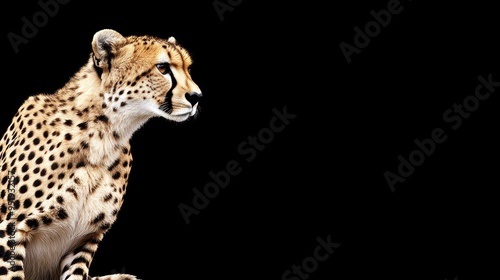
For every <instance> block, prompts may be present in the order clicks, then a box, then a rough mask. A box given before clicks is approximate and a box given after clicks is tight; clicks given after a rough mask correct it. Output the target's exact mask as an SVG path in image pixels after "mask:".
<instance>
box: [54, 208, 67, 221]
mask: <svg viewBox="0 0 500 280" xmlns="http://www.w3.org/2000/svg"><path fill="white" fill-rule="evenodd" d="M67 217H68V213H66V211H65V210H64V209H59V211H57V218H59V219H61V220H64V219H66V218H67Z"/></svg>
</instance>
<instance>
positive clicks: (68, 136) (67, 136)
mask: <svg viewBox="0 0 500 280" xmlns="http://www.w3.org/2000/svg"><path fill="white" fill-rule="evenodd" d="M64 139H66V140H68V141H69V140H71V139H72V136H71V134H70V133H66V135H64Z"/></svg>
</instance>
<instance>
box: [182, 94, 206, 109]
mask: <svg viewBox="0 0 500 280" xmlns="http://www.w3.org/2000/svg"><path fill="white" fill-rule="evenodd" d="M202 96H203V95H202V94H201V93H200V92H187V93H186V99H187V101H189V103H191V105H192V106H194V105H196V103H198V101H200V99H201V97H202Z"/></svg>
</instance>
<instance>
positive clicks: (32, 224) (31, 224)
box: [26, 219, 40, 229]
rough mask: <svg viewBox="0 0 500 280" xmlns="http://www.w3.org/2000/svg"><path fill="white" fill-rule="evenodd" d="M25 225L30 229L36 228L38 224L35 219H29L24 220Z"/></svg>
mask: <svg viewBox="0 0 500 280" xmlns="http://www.w3.org/2000/svg"><path fill="white" fill-rule="evenodd" d="M26 225H27V226H29V227H30V228H31V229H37V228H38V226H39V225H40V224H39V222H38V220H37V219H29V220H26Z"/></svg>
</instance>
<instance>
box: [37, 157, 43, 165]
mask: <svg viewBox="0 0 500 280" xmlns="http://www.w3.org/2000/svg"><path fill="white" fill-rule="evenodd" d="M42 162H43V158H42V157H39V158H37V159H36V161H35V163H36V164H41V163H42Z"/></svg>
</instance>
